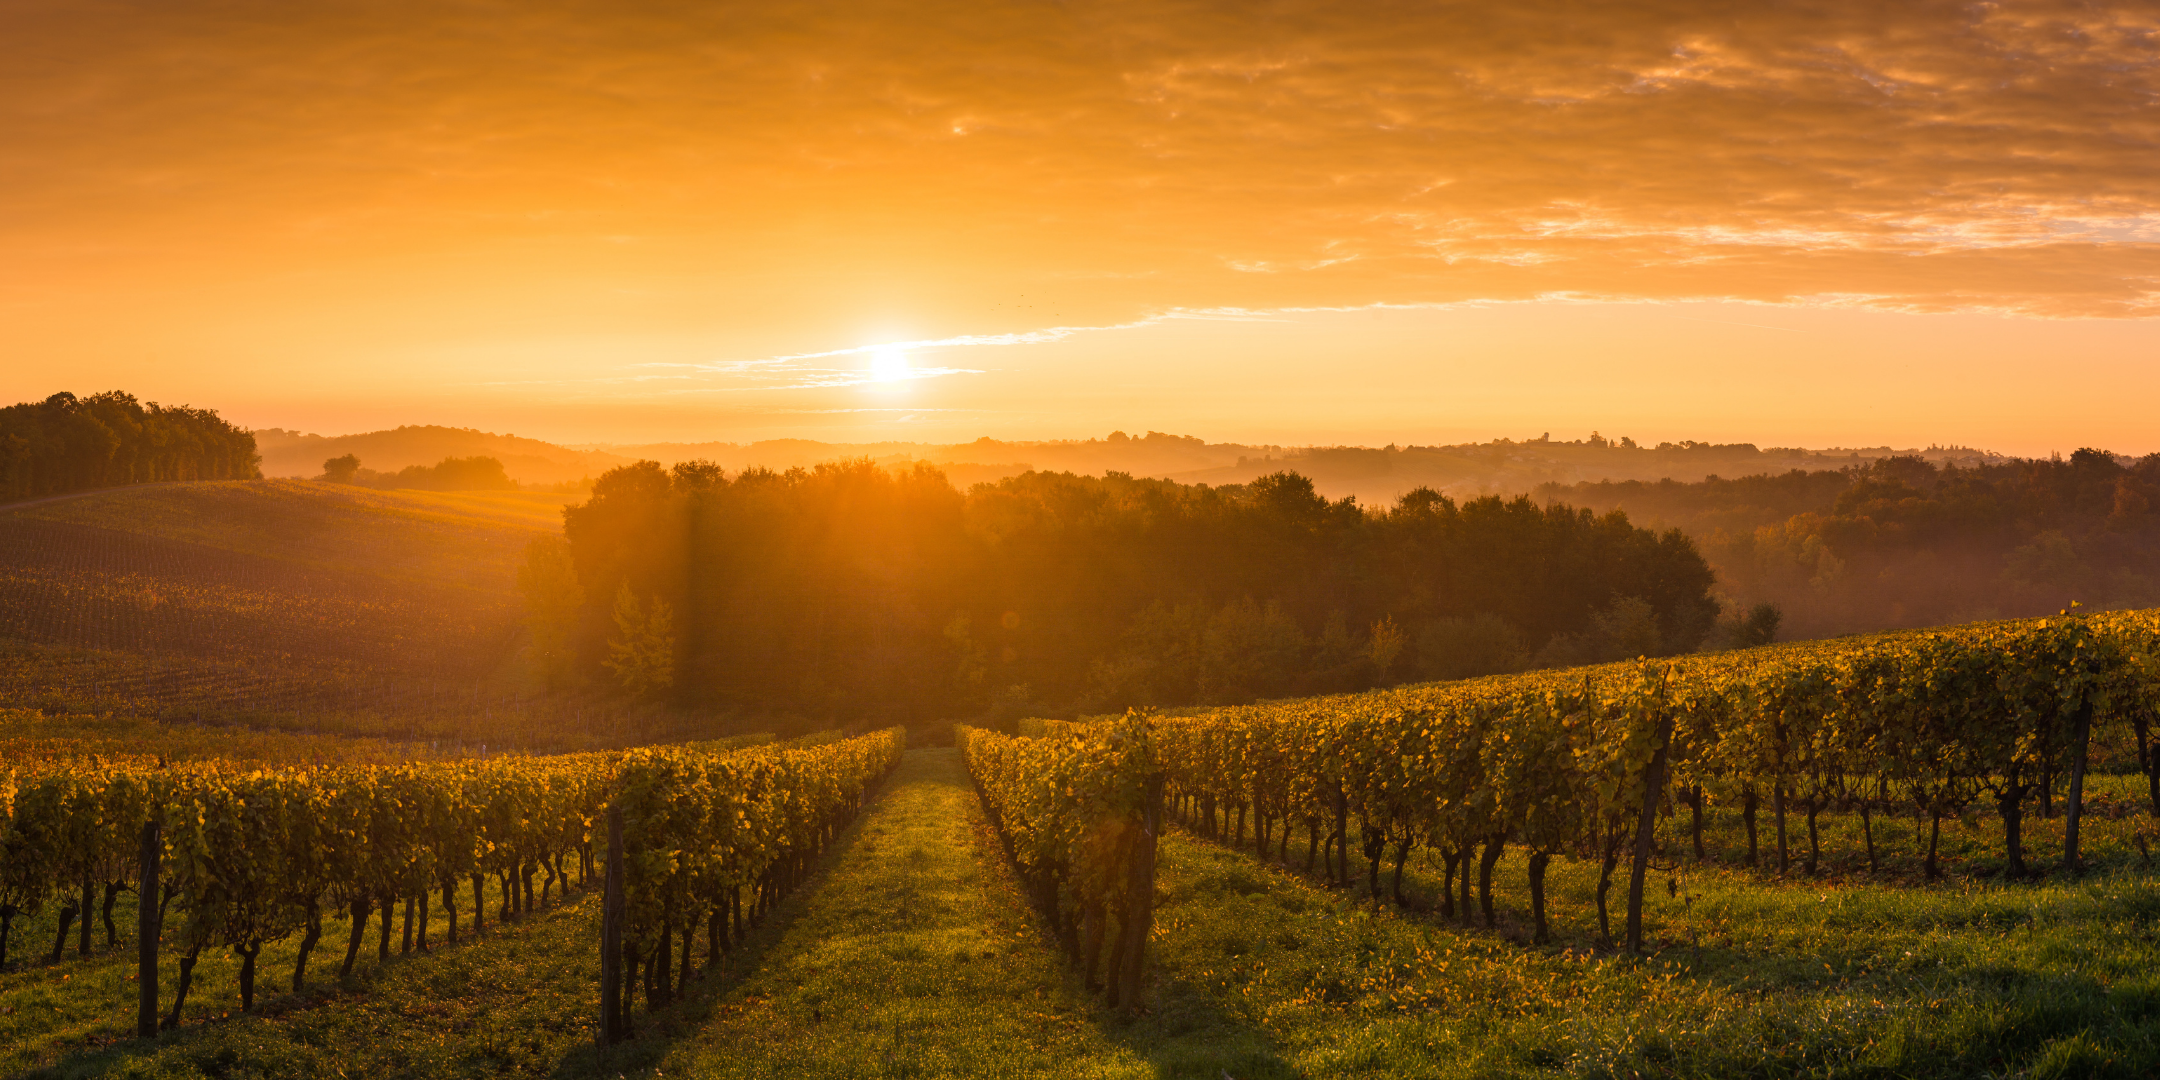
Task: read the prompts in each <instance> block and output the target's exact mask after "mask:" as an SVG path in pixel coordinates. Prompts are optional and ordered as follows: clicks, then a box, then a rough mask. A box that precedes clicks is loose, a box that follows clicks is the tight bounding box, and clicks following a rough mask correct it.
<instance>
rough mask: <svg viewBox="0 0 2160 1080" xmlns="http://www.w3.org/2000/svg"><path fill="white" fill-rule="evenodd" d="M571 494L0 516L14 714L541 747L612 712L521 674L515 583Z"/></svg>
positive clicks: (85, 503)
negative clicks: (569, 714) (537, 690)
mask: <svg viewBox="0 0 2160 1080" xmlns="http://www.w3.org/2000/svg"><path fill="white" fill-rule="evenodd" d="M565 498H566V497H565V496H560V495H543V494H535V493H523V492H510V493H503V492H487V493H423V492H381V491H370V490H366V489H362V488H352V487H343V486H335V485H329V484H320V483H314V482H309V481H298V480H260V481H227V482H205V483H179V484H156V485H144V486H138V487H130V488H117V489H111V490H106V491H98V492H91V493H87V494H84V495H82V496H78V497H74V498H68V499H64V500H59V501H54V502H48V503H42V504H37V505H32V506H25V507H21V508H17V509H13V510H0V705H15V706H23V707H34V708H43V709H46V710H48V711H51V710H60V711H106V710H119V711H124V712H129V713H135V714H142V715H153V716H158V715H163V716H172V715H181V716H190V717H193V716H198V715H199V716H203V717H204V718H206V719H233V720H240V721H242V722H246V723H250V724H257V725H272V726H285V727H302V728H327V729H332V730H345V731H350V732H352V733H358V734H372V735H400V736H406V737H434V736H437V735H456V736H465V735H470V737H472V738H474V739H476V740H484V739H489V738H492V739H494V740H496V741H497V742H508V741H512V740H516V739H523V738H527V737H534V738H537V737H539V732H540V728H541V727H543V726H545V724H546V723H550V722H552V721H550V720H548V719H547V718H548V717H550V716H552V715H553V714H554V713H556V712H561V711H563V710H565V709H574V710H581V711H582V712H583V713H590V711H591V710H592V709H593V708H594V707H593V706H591V705H590V704H588V703H585V702H582V701H569V702H552V703H546V704H536V703H533V702H529V701H525V700H524V699H525V697H526V687H525V683H524V680H523V679H522V678H521V674H520V670H519V668H518V667H517V663H516V656H517V646H518V642H519V634H520V633H521V628H520V620H521V617H522V612H523V607H522V601H521V600H520V598H519V595H518V592H517V570H518V567H519V566H520V565H521V564H522V561H523V557H524V553H525V548H526V546H527V545H528V544H529V543H530V542H531V541H532V540H533V539H534V538H535V537H538V536H541V535H544V534H547V533H550V532H554V531H557V530H558V529H559V527H560V520H561V507H562V504H563V502H564V500H565ZM612 711H613V710H611V709H607V708H601V709H600V710H599V713H600V714H608V713H611V712H612ZM573 726H574V725H573ZM550 737H551V738H552V737H554V736H550Z"/></svg>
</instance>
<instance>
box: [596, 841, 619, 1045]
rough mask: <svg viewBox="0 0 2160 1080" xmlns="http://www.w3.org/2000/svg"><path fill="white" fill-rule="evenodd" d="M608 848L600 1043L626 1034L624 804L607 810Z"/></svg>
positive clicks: (602, 913)
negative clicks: (623, 987)
mask: <svg viewBox="0 0 2160 1080" xmlns="http://www.w3.org/2000/svg"><path fill="white" fill-rule="evenodd" d="M607 830H608V849H607V878H606V881H607V884H606V886H605V888H606V893H605V896H604V898H603V899H602V901H601V907H600V1045H602V1046H613V1045H614V1044H616V1043H618V1042H621V1041H622V1037H623V1033H622V985H623V980H622V931H623V906H624V905H623V855H622V845H623V828H622V807H621V806H617V805H613V804H610V805H609V806H608V812H607Z"/></svg>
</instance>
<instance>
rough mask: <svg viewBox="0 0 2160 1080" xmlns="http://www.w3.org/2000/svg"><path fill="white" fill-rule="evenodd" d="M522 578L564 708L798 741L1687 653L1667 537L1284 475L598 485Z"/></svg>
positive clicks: (656, 477)
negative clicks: (749, 719) (1374, 500)
mask: <svg viewBox="0 0 2160 1080" xmlns="http://www.w3.org/2000/svg"><path fill="white" fill-rule="evenodd" d="M564 526H565V528H564V537H563V538H562V539H559V540H557V539H549V540H543V541H539V542H537V543H536V544H535V546H534V548H533V550H532V551H531V552H530V553H529V557H528V561H527V565H526V567H525V569H524V573H523V574H522V575H521V584H522V586H523V587H524V591H525V594H526V598H527V602H528V610H529V612H530V613H531V626H532V631H533V634H532V645H533V652H534V655H535V656H536V657H537V658H539V660H540V661H541V664H542V666H543V668H545V669H546V670H547V671H548V672H549V674H550V677H551V678H553V679H555V680H557V681H559V682H565V683H568V682H577V681H581V680H586V681H600V682H607V683H612V684H614V685H617V686H620V687H622V688H624V689H626V690H632V691H635V692H639V693H643V694H646V695H649V696H656V697H664V698H670V699H673V700H675V701H678V702H681V703H683V704H689V705H697V706H701V707H717V708H735V709H741V710H749V711H761V712H797V713H805V714H811V715H831V714H848V715H862V714H864V713H865V712H866V711H868V712H880V711H882V712H885V713H890V714H891V716H890V717H889V718H891V719H905V718H907V717H910V716H950V715H983V714H985V713H990V714H995V713H997V712H999V711H1000V710H1003V711H1006V712H1010V713H1014V714H1019V713H1024V712H1035V711H1040V710H1041V709H1043V708H1045V707H1050V708H1067V709H1082V710H1088V711H1095V710H1105V709H1118V708H1123V707H1126V706H1135V705H1183V704H1193V703H1232V702H1241V701H1250V700H1253V699H1255V698H1257V697H1271V696H1280V695H1284V694H1297V693H1315V692H1325V691H1335V690H1355V689H1362V688H1365V687H1368V686H1372V685H1377V684H1383V683H1388V682H1395V681H1400V680H1403V679H1409V678H1430V677H1453V676H1460V675H1469V674H1483V673H1488V672H1499V671H1512V670H1520V669H1522V668H1525V667H1530V666H1544V665H1552V664H1562V663H1575V662H1584V661H1593V660H1603V659H1614V658H1619V657H1623V656H1626V657H1633V656H1638V655H1668V654H1672V653H1679V652H1687V651H1690V650H1693V649H1695V648H1697V647H1698V646H1699V645H1700V644H1701V643H1702V642H1703V641H1704V639H1705V637H1706V635H1708V634H1709V633H1710V632H1711V630H1712V629H1713V625H1714V624H1715V622H1716V619H1717V617H1718V614H1719V609H1718V606H1717V603H1716V602H1715V601H1714V600H1712V599H1711V597H1710V589H1711V587H1712V585H1713V578H1712V575H1711V572H1710V570H1709V568H1708V566H1707V565H1706V564H1705V563H1704V561H1703V559H1702V557H1701V556H1700V555H1699V554H1698V553H1697V552H1696V550H1695V548H1694V546H1693V545H1692V544H1691V543H1690V542H1689V541H1688V540H1687V538H1686V537H1684V536H1682V535H1681V534H1680V533H1678V532H1677V531H1668V532H1665V533H1662V534H1661V533H1655V532H1652V531H1650V530H1646V529H1642V528H1638V527H1636V526H1635V525H1633V524H1631V523H1630V522H1629V521H1628V519H1627V516H1626V515H1625V514H1622V513H1608V514H1604V515H1597V514H1593V513H1591V512H1589V511H1586V510H1578V509H1573V508H1570V507H1566V506H1559V505H1553V506H1541V505H1538V504H1536V503H1534V502H1532V501H1530V500H1529V499H1526V498H1518V499H1513V500H1505V499H1500V498H1497V497H1485V498H1478V499H1472V500H1468V501H1466V502H1462V503H1457V502H1456V501H1454V500H1452V499H1449V498H1446V497H1444V496H1441V495H1439V494H1437V493H1435V492H1432V491H1430V490H1426V489H1419V490H1417V491H1413V492H1411V493H1409V494H1406V495H1404V496H1402V497H1401V498H1400V499H1399V500H1397V502H1396V503H1395V505H1393V506H1392V507H1387V508H1368V507H1364V506H1360V505H1358V504H1357V503H1356V502H1355V501H1354V500H1352V499H1341V500H1332V501H1331V500H1329V499H1326V498H1324V497H1322V496H1320V495H1319V494H1317V493H1316V492H1315V491H1314V489H1313V485H1312V483H1311V481H1309V480H1308V479H1306V478H1305V477H1302V476H1299V475H1297V474H1295V473H1278V474H1275V475H1272V476H1267V477H1262V478H1260V479H1258V480H1256V481H1254V482H1252V483H1249V484H1242V485H1226V486H1220V487H1210V486H1207V485H1201V484H1190V485H1189V484H1179V483H1175V482H1172V481H1168V480H1150V479H1142V478H1137V477H1133V476H1128V475H1124V474H1120V473H1111V474H1108V475H1106V476H1102V477H1088V476H1076V475H1073V474H1069V473H1043V472H1031V473H1026V474H1023V475H1020V476H1016V477H1012V478H1009V479H1006V480H1003V481H1000V482H998V483H995V484H979V485H976V486H974V487H973V488H971V489H970V490H968V491H967V492H964V493H963V492H960V491H957V490H955V489H954V488H953V487H952V486H951V485H950V484H949V483H947V482H946V479H945V477H944V476H943V475H942V474H941V473H939V472H938V471H936V470H935V469H933V468H930V467H928V466H925V465H918V466H916V467H914V468H912V469H908V470H887V469H882V468H879V467H877V466H875V465H873V464H872V463H870V462H868V461H856V462H843V463H834V464H826V465H821V466H818V467H816V468H814V469H794V470H789V471H787V472H784V473H776V472H770V471H765V470H758V469H752V470H748V471H745V472H742V473H739V474H736V475H734V476H728V475H726V474H725V473H723V472H722V471H721V470H720V469H719V468H718V467H716V466H713V465H711V464H709V463H704V462H686V463H683V464H681V465H678V466H676V467H675V468H674V469H673V470H672V471H670V470H664V469H662V468H661V467H660V466H659V465H658V464H656V463H653V462H640V463H637V464H635V465H630V466H624V467H622V468H618V469H614V470H611V471H610V472H608V473H607V474H605V475H603V476H602V477H600V478H599V480H598V481H596V483H595V484H594V488H593V494H592V498H591V499H590V500H589V501H587V502H585V503H584V504H582V505H578V506H572V507H569V508H566V509H565V511H564Z"/></svg>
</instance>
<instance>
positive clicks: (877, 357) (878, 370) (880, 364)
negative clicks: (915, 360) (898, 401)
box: [870, 347, 908, 383]
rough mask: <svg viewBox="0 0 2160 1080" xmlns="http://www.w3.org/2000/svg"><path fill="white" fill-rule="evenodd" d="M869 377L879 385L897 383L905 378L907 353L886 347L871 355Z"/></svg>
mask: <svg viewBox="0 0 2160 1080" xmlns="http://www.w3.org/2000/svg"><path fill="white" fill-rule="evenodd" d="M870 377H871V378H872V379H874V380H876V381H878V382H881V383H889V382H899V381H900V380H902V379H905V378H907V377H908V358H907V352H906V351H905V350H903V349H897V348H890V347H888V348H883V349H879V350H878V351H876V352H874V353H871V354H870Z"/></svg>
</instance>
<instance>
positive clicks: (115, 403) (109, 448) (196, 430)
mask: <svg viewBox="0 0 2160 1080" xmlns="http://www.w3.org/2000/svg"><path fill="white" fill-rule="evenodd" d="M261 463H262V456H261V455H260V454H257V453H256V452H255V436H254V435H252V434H249V433H248V432H247V431H245V430H242V429H241V428H237V427H234V426H233V425H232V424H230V423H227V422H226V421H225V420H224V419H222V418H220V417H219V416H218V414H217V412H216V410H214V409H195V408H189V407H188V406H186V405H174V406H169V407H168V406H164V405H159V404H158V403H157V402H155V401H152V402H149V403H147V404H145V403H143V402H140V401H137V400H135V396H134V395H133V394H127V393H123V392H121V391H118V390H112V391H108V392H106V393H102V394H92V395H91V396H89V397H86V398H78V397H76V396H75V395H73V394H69V393H59V394H54V395H53V396H51V397H49V398H46V399H45V400H43V401H30V402H21V403H18V404H15V405H10V406H8V407H6V408H4V409H0V499H30V498H36V497H38V496H41V495H59V494H64V493H67V492H70V491H83V490H87V489H90V488H101V487H117V486H120V485H123V484H142V483H149V482H152V481H158V480H253V479H257V478H259V477H260V476H261V475H262V472H261V470H260V468H259V466H260V465H261Z"/></svg>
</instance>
